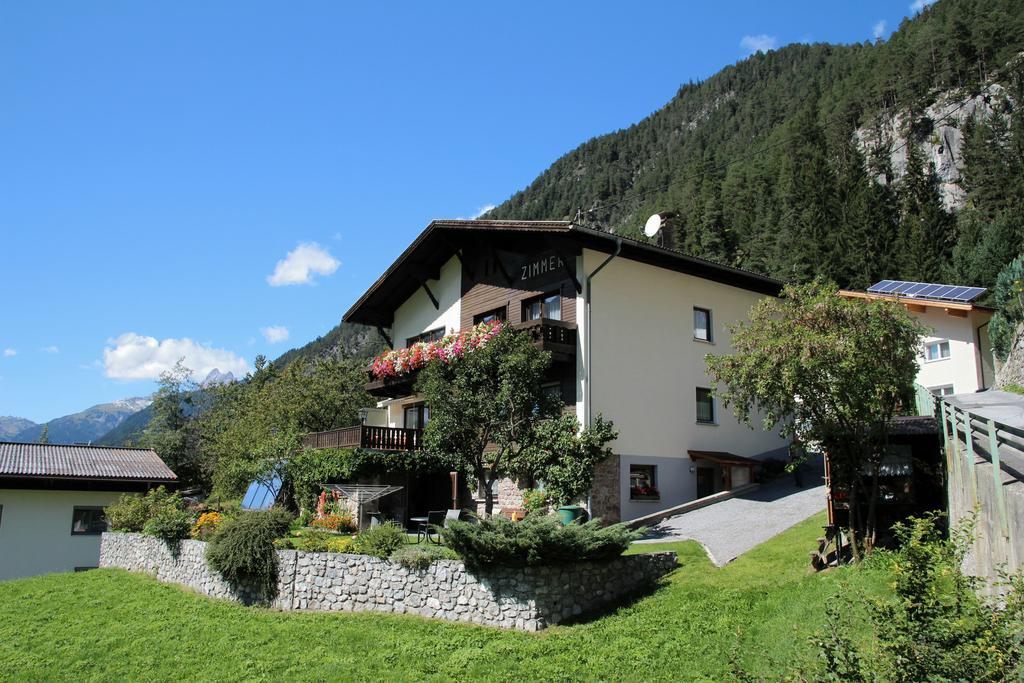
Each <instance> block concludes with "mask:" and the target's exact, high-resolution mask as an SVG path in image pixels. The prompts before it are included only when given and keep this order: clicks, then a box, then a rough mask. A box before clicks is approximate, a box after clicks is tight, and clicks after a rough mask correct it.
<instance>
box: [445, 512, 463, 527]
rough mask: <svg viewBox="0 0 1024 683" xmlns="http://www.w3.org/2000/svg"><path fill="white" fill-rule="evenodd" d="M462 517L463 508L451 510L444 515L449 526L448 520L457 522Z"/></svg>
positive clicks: (446, 524)
mask: <svg viewBox="0 0 1024 683" xmlns="http://www.w3.org/2000/svg"><path fill="white" fill-rule="evenodd" d="M460 519H462V510H461V509H459V510H449V511H448V512H446V513H445V515H444V525H445V526H448V522H457V521H459V520H460Z"/></svg>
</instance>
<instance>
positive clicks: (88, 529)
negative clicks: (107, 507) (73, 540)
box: [71, 507, 107, 536]
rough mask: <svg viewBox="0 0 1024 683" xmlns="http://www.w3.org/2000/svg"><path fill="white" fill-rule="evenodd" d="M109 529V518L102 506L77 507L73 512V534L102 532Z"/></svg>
mask: <svg viewBox="0 0 1024 683" xmlns="http://www.w3.org/2000/svg"><path fill="white" fill-rule="evenodd" d="M106 530H107V518H106V517H104V516H103V508H100V507H75V508H74V510H72V512H71V535H72V536H84V535H87V534H101V533H103V532H104V531H106Z"/></svg>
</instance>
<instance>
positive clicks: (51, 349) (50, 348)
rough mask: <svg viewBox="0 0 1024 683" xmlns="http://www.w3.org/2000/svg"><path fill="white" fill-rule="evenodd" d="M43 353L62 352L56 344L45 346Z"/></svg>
mask: <svg viewBox="0 0 1024 683" xmlns="http://www.w3.org/2000/svg"><path fill="white" fill-rule="evenodd" d="M43 353H60V349H59V348H57V347H56V346H44V347H43Z"/></svg>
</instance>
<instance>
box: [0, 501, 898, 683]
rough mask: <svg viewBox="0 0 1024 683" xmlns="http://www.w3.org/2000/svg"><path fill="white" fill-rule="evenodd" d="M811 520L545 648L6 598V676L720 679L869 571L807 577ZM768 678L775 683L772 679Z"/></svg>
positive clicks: (92, 583) (431, 631)
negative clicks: (735, 661) (733, 663)
mask: <svg viewBox="0 0 1024 683" xmlns="http://www.w3.org/2000/svg"><path fill="white" fill-rule="evenodd" d="M822 523H823V516H822V515H818V516H815V517H814V518H812V519H810V520H808V521H807V522H804V523H803V524H801V525H799V526H797V527H795V528H793V529H791V530H790V531H788V532H786V533H784V534H782V535H780V536H778V537H776V538H775V539H773V540H771V541H769V542H768V543H766V544H764V545H762V546H760V547H759V548H756V549H755V550H753V551H752V552H751V553H749V554H748V555H746V556H744V557H742V558H740V559H739V560H737V561H736V562H734V563H733V564H731V565H729V566H727V567H725V568H724V569H716V568H714V567H713V566H712V565H711V564H710V563H709V562H708V560H707V559H706V557H705V556H704V554H703V552H702V551H701V549H700V547H699V546H698V545H697V544H695V543H692V542H686V543H677V544H666V546H653V547H652V546H646V548H643V547H638V546H635V547H634V549H635V550H638V551H641V552H643V551H650V550H655V549H663V548H665V549H672V550H676V551H677V552H679V554H680V561H681V565H682V566H681V567H680V569H679V570H678V571H676V572H675V573H674V574H672V575H671V576H670V577H669V578H668V579H667V580H666V582H665V585H664V586H662V587H661V588H660V589H659V590H657V591H656V592H654V593H653V594H651V595H649V596H647V597H645V598H643V599H641V600H639V601H638V602H636V603H635V604H633V605H632V606H629V607H625V608H622V609H620V610H619V611H617V612H615V613H614V614H611V615H609V616H606V617H604V618H602V619H599V620H596V621H594V622H591V623H588V624H580V625H574V626H558V627H553V628H551V629H548V630H547V631H546V632H544V633H541V634H526V633H515V632H507V631H499V630H495V629H489V628H481V627H474V626H465V625H456V624H447V623H442V622H436V621H429V620H426V619H421V618H417V617H406V616H387V615H372V614H330V615H328V614H314V613H302V614H285V613H278V612H272V611H267V610H261V609H255V608H246V607H241V606H238V605H235V604H231V603H227V602H219V601H214V600H209V599H206V598H203V597H199V596H196V595H192V594H189V593H187V592H185V591H182V590H181V589H179V588H177V587H174V586H169V585H164V584H159V583H157V582H155V581H153V580H151V579H149V578H147V577H144V576H140V575H133V574H128V573H126V572H122V571H118V570H97V571H92V572H86V573H82V574H56V575H50V576H44V577H38V578H33V579H25V580H20V581H14V582H8V583H0V613H2V614H3V615H4V617H3V619H0V662H2V663H3V667H2V668H3V672H4V673H3V674H2V675H0V678H6V676H7V675H11V676H13V677H14V678H20V679H33V680H35V679H40V678H43V679H46V678H55V679H56V678H59V679H71V678H74V679H83V678H84V679H89V678H98V679H129V680H139V679H143V678H145V679H180V680H190V679H200V680H210V679H213V678H217V679H223V680H241V679H247V680H250V679H260V678H263V679H280V678H284V677H286V676H287V677H297V678H300V679H316V678H319V679H328V680H331V679H359V680H365V679H380V678H382V677H386V678H388V679H390V680H395V679H414V678H415V679H422V678H427V677H436V678H443V679H452V678H457V679H488V680H513V679H515V680H521V679H530V678H543V679H547V680H570V679H575V680H579V679H595V678H600V679H606V680H607V679H612V680H625V679H632V680H637V679H643V680H651V679H661V680H669V679H673V680H679V679H719V680H720V679H723V678H726V677H728V673H729V667H730V659H731V657H732V656H733V652H742V653H744V656H743V660H742V661H743V664H744V666H745V667H746V668H747V669H748V670H753V671H760V672H763V673H767V672H768V671H770V670H771V668H772V662H786V663H788V664H787V666H788V665H789V664H791V663H793V662H795V661H800V660H805V659H806V658H807V657H809V656H811V654H812V653H811V652H810V651H809V650H808V647H807V644H806V642H807V636H808V635H809V634H810V633H811V632H812V631H813V630H814V629H815V627H817V626H819V625H820V624H821V614H822V605H823V603H824V601H825V599H826V598H827V597H828V596H830V595H833V594H834V593H835V592H836V591H837V590H839V588H840V586H841V585H843V584H849V585H850V586H851V587H853V588H854V589H855V590H857V591H858V592H863V593H874V592H878V591H880V590H882V588H881V586H882V584H883V581H882V577H881V576H880V575H878V574H877V573H875V572H871V571H866V570H858V569H842V570H838V571H833V572H829V573H826V574H819V575H814V574H811V573H809V571H808V564H807V551H808V550H809V549H810V548H811V547H812V543H813V541H814V538H815V537H816V536H817V535H818V533H819V531H820V526H821V524H822ZM773 678H774V676H773Z"/></svg>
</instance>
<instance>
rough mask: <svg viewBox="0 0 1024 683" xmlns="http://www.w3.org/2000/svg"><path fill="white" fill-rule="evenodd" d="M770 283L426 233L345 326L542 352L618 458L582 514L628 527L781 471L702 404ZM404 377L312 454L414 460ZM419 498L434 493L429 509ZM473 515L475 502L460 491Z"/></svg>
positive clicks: (410, 401) (706, 267) (776, 454)
mask: <svg viewBox="0 0 1024 683" xmlns="http://www.w3.org/2000/svg"><path fill="white" fill-rule="evenodd" d="M780 288H781V283H779V282H777V281H775V280H772V279H769V278H765V277H762V276H759V275H756V274H753V273H750V272H747V271H743V270H739V269H736V268H731V267H728V266H723V265H719V264H716V263H712V262H708V261H704V260H701V259H697V258H693V257H689V256H686V255H683V254H681V253H679V252H677V251H673V250H670V249H666V248H662V247H658V246H653V245H649V244H645V243H641V242H637V241H634V240H630V239H626V238H621V237H617V236H615V235H612V234H609V233H606V232H601V231H597V230H592V229H588V228H584V227H581V226H578V225H574V224H572V223H569V222H557V221H544V222H518V221H516V222H513V221H461V220H456V221H434V222H433V223H431V224H430V225H429V226H428V227H427V228H426V229H425V230H424V231H423V232H422V233H421V234H420V235H419V237H417V238H416V240H415V241H414V242H413V243H412V244H411V245H410V246H409V247H408V248H407V249H406V250H405V251H404V252H403V253H402V254H401V256H399V258H398V259H397V260H396V261H395V262H394V263H393V264H392V265H391V267H389V268H388V269H387V271H386V272H385V273H384V274H383V275H382V276H381V277H380V278H379V279H378V280H377V281H376V282H375V283H374V284H373V285H372V286H371V287H370V288H369V290H367V291H366V293H365V294H363V296H362V297H361V298H360V299H359V301H357V302H356V303H355V305H353V306H352V308H351V309H350V310H349V311H348V312H347V313H346V314H345V316H344V320H345V321H346V322H352V323H363V324H367V325H372V326H376V327H378V329H379V330H380V331H381V333H382V334H384V335H385V338H386V339H387V340H388V342H389V343H390V344H391V345H393V347H394V348H403V347H406V346H409V345H411V344H413V343H415V342H417V341H421V340H430V339H436V338H439V337H440V336H442V335H444V334H448V333H451V332H455V331H458V330H464V329H468V328H469V327H470V326H472V325H474V324H475V323H478V322H480V321H484V320H491V319H495V318H498V319H501V320H504V321H505V322H506V323H507V324H509V325H511V326H512V327H514V328H517V329H521V330H523V331H524V332H526V333H529V334H532V335H533V338H534V340H535V341H536V343H537V344H538V345H540V346H542V347H543V348H545V349H547V350H549V351H550V352H551V353H552V358H553V361H554V362H553V365H552V368H551V371H550V376H549V377H548V380H549V382H548V385H549V387H550V390H551V391H553V392H557V393H559V394H560V395H561V397H562V399H563V401H564V403H565V406H566V409H567V410H574V411H575V413H576V415H577V416H578V418H579V420H580V421H581V423H583V424H588V423H590V422H591V420H592V419H593V418H594V416H596V415H598V414H601V415H603V416H604V417H605V418H607V419H610V420H612V421H614V423H615V427H616V428H617V429H618V431H619V438H618V439H617V440H616V441H614V442H613V443H612V444H611V446H612V448H613V451H614V453H615V455H614V456H613V457H612V458H610V459H609V460H608V461H606V462H605V463H603V464H602V466H601V467H600V468H599V472H598V476H597V481H596V482H595V485H594V490H593V492H592V495H591V497H590V505H591V508H592V510H591V512H592V514H593V515H594V516H599V517H601V518H603V519H605V520H629V519H634V518H637V517H641V516H644V515H646V514H650V513H652V512H656V511H657V510H660V509H663V508H668V507H672V506H675V505H678V504H681V503H684V502H687V501H690V500H693V499H696V498H698V497H703V496H706V495H710V494H712V493H715V492H718V491H721V490H723V489H728V488H731V487H735V486H739V485H742V484H744V483H747V482H748V481H749V480H750V477H751V475H752V471H753V468H754V465H755V464H756V463H757V462H758V461H761V460H764V459H767V458H785V457H786V455H787V443H786V442H785V441H784V440H783V439H782V438H780V436H779V435H778V434H777V433H773V432H766V431H763V430H762V429H760V428H754V429H752V428H750V427H748V426H746V425H744V424H740V423H739V422H738V421H737V420H736V419H735V418H734V417H733V415H732V414H731V413H730V412H729V411H727V410H723V409H721V406H719V405H718V404H717V402H716V401H715V399H714V398H713V397H712V396H711V389H713V388H714V387H713V383H712V380H711V379H710V378H709V377H708V375H707V373H706V371H705V364H704V356H705V354H708V353H729V352H730V338H729V331H728V325H730V324H731V323H733V322H736V321H739V320H745V319H746V318H747V314H748V312H749V310H750V308H751V307H752V306H753V305H754V304H755V303H756V302H757V301H758V300H760V299H761V298H763V297H766V296H774V295H777V293H778V292H779V290H780ZM414 380H415V377H414V376H413V375H410V376H406V377H400V378H388V379H386V380H379V379H377V380H374V379H372V378H371V381H370V382H369V383H368V384H367V389H368V391H370V392H371V393H372V394H374V395H375V396H377V397H378V398H379V399H380V402H379V403H378V404H377V406H376V407H375V408H374V409H370V410H368V411H366V419H365V421H364V423H363V424H362V425H360V426H357V427H353V428H349V429H343V430H334V431H333V432H326V433H320V434H315V435H310V438H309V439H308V440H307V444H308V445H310V446H314V447H315V446H346V445H349V446H362V447H364V448H379V449H389V450H402V449H407V448H417V447H419V439H418V434H419V431H418V430H420V429H422V427H423V425H424V424H425V422H426V421H427V420H429V406H425V405H423V403H422V401H421V400H420V399H419V397H417V396H416V395H414V393H413V383H414ZM447 482H448V479H447V476H443V477H438V478H437V479H436V481H428V480H427V479H426V478H421V479H418V480H413V479H406V480H404V482H403V481H398V482H392V483H400V484H402V485H403V486H404V487H405V489H406V490H405V492H404V493H403V494H402V496H401V497H399V498H396V502H395V503H394V507H393V508H392V509H391V512H392V516H395V517H398V518H401V517H403V516H404V517H406V518H408V517H409V516H410V515H414V514H420V515H422V514H425V511H426V510H427V509H428V508H434V509H436V508H437V507H442V508H447V507H449V505H448V504H446V503H445V501H448V502H449V503H450V501H451V494H450V485H448V484H447ZM530 484H531V482H513V481H508V480H505V481H502V482H501V483H500V485H497V488H498V490H497V491H496V492H495V494H496V495H495V498H496V506H498V507H499V508H517V507H520V506H521V505H522V500H521V496H520V493H521V488H522V487H523V486H527V485H530ZM430 489H433V490H436V491H439V493H436V494H432V493H430ZM468 495H469V497H470V498H472V499H473V500H465V498H463V501H462V503H464V504H469V505H472V504H473V503H474V502H475V503H479V492H468Z"/></svg>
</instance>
